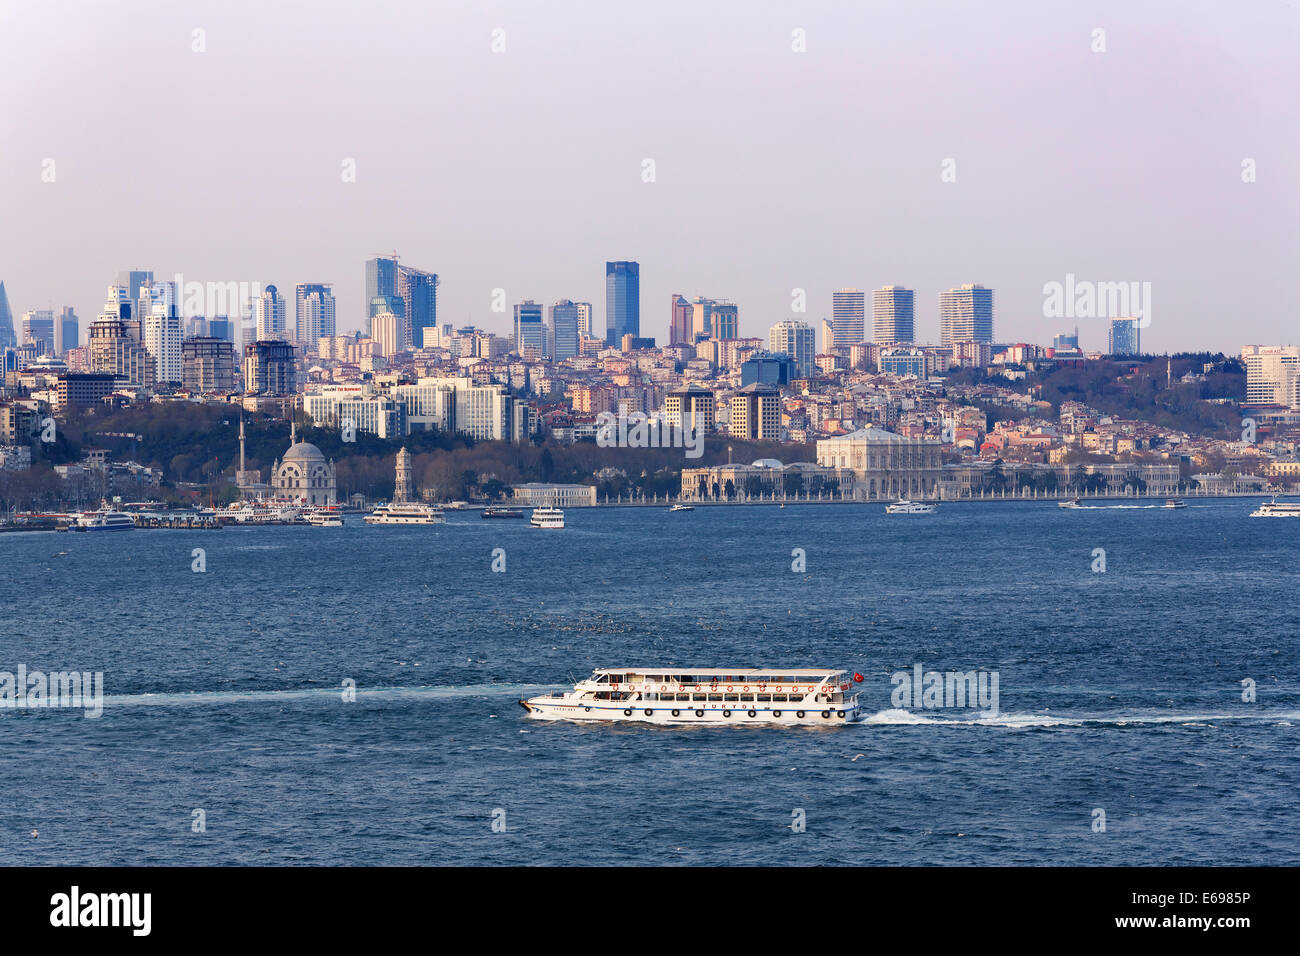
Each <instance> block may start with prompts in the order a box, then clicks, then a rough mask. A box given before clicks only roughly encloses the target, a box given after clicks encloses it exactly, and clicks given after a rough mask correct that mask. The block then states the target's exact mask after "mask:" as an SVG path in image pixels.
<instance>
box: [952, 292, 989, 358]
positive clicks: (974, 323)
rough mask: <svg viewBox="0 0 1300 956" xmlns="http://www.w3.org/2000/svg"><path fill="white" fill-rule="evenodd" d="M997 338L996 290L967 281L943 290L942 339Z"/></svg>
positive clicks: (977, 340)
mask: <svg viewBox="0 0 1300 956" xmlns="http://www.w3.org/2000/svg"><path fill="white" fill-rule="evenodd" d="M992 341H993V290H992V289H987V288H985V287H984V286H982V285H977V284H972V283H967V284H965V285H963V286H960V287H958V288H954V289H949V290H948V291H947V292H940V293H939V342H940V344H941V345H952V344H953V343H954V342H992Z"/></svg>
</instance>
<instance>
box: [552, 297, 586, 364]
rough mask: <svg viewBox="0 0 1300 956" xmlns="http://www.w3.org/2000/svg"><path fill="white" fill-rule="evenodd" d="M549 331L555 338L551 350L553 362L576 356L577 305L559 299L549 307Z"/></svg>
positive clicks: (579, 332) (579, 321) (578, 324)
mask: <svg viewBox="0 0 1300 956" xmlns="http://www.w3.org/2000/svg"><path fill="white" fill-rule="evenodd" d="M551 331H552V334H553V335H554V336H555V347H554V348H553V349H552V350H551V359H552V360H553V361H556V362H562V361H564V360H565V359H567V358H573V357H574V356H575V355H577V354H578V342H579V339H578V336H579V335H580V334H581V320H580V318H579V316H578V305H577V303H575V302H570V301H569V300H568V299H561V300H560V301H559V302H556V303H555V305H553V306H551Z"/></svg>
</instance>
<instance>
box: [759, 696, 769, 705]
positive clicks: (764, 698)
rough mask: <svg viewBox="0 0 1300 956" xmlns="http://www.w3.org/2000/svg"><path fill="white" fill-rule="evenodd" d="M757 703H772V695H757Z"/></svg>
mask: <svg viewBox="0 0 1300 956" xmlns="http://www.w3.org/2000/svg"><path fill="white" fill-rule="evenodd" d="M758 702H759V703H760V704H769V703H771V702H772V695H771V694H759V695H758Z"/></svg>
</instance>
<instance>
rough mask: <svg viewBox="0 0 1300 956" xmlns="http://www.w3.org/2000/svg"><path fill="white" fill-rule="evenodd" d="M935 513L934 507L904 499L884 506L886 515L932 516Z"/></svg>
mask: <svg viewBox="0 0 1300 956" xmlns="http://www.w3.org/2000/svg"><path fill="white" fill-rule="evenodd" d="M934 512H935V506H934V505H932V504H927V503H926V502H924V501H908V500H907V499H906V498H899V499H898V500H897V501H895V502H893V503H892V504H890V505H886V506H885V514H887V515H932V514H934Z"/></svg>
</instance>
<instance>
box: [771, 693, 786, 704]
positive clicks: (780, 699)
mask: <svg viewBox="0 0 1300 956" xmlns="http://www.w3.org/2000/svg"><path fill="white" fill-rule="evenodd" d="M772 702H773V703H774V704H784V703H785V694H773V695H772Z"/></svg>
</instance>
